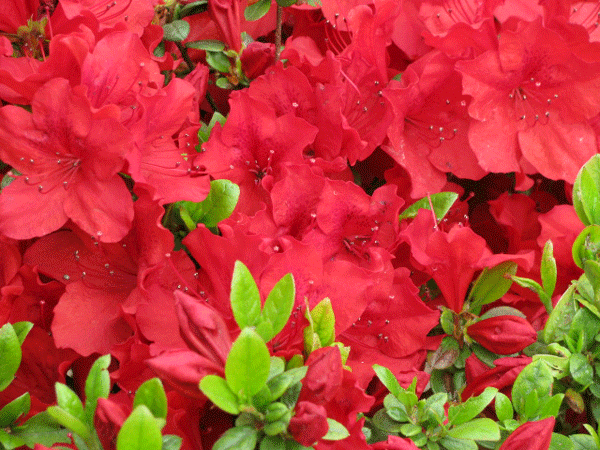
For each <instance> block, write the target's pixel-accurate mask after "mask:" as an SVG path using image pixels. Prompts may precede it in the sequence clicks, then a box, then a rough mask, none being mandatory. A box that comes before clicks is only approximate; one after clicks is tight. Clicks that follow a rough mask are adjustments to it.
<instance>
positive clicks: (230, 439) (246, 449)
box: [212, 427, 258, 450]
mask: <svg viewBox="0 0 600 450" xmlns="http://www.w3.org/2000/svg"><path fill="white" fill-rule="evenodd" d="M257 440H258V430H256V429H255V428H252V427H234V428H230V429H229V430H227V431H226V432H225V433H224V434H223V436H221V437H220V438H219V440H218V441H217V442H215V444H214V445H213V448H212V450H254V447H255V446H256V441H257Z"/></svg>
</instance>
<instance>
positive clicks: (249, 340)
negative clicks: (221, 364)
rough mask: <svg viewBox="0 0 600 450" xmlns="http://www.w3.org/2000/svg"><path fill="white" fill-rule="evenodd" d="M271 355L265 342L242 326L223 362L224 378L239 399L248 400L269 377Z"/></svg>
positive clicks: (250, 329) (251, 330)
mask: <svg viewBox="0 0 600 450" xmlns="http://www.w3.org/2000/svg"><path fill="white" fill-rule="evenodd" d="M270 364H271V355H270V354H269V349H268V348H267V344H265V342H264V341H263V339H262V338H261V337H260V336H259V335H258V334H257V333H256V331H254V330H253V329H252V328H244V329H243V330H242V332H241V333H240V335H239V336H238V338H237V339H236V340H235V342H234V343H233V345H232V346H231V350H230V351H229V355H228V356H227V361H226V362H225V380H227V384H228V385H229V388H230V389H231V390H232V391H233V392H234V393H235V394H236V395H237V396H238V397H239V398H241V399H246V400H249V399H250V398H251V397H252V396H253V395H254V394H256V393H257V392H258V391H260V390H261V389H262V387H263V386H264V385H265V383H266V382H267V379H268V377H269V366H270Z"/></svg>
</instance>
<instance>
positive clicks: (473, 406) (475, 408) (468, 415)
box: [448, 387, 498, 426]
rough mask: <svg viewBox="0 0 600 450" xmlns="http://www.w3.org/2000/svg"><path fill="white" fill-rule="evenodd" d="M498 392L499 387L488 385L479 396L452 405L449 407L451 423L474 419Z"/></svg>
mask: <svg viewBox="0 0 600 450" xmlns="http://www.w3.org/2000/svg"><path fill="white" fill-rule="evenodd" d="M497 392H498V389H497V388H494V387H487V388H486V389H485V390H484V391H483V392H482V393H481V394H479V395H478V396H477V397H471V398H469V399H468V400H467V401H466V402H463V403H460V404H458V405H452V406H450V407H449V408H448V421H449V423H451V424H453V425H455V426H456V425H461V424H463V423H465V422H468V421H469V420H471V419H474V418H475V417H477V416H478V415H479V413H481V411H483V410H484V409H485V408H486V406H487V405H489V404H490V402H491V401H492V400H493V399H494V397H495V396H496V393H497Z"/></svg>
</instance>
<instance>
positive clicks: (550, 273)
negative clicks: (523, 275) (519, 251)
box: [540, 240, 557, 297]
mask: <svg viewBox="0 0 600 450" xmlns="http://www.w3.org/2000/svg"><path fill="white" fill-rule="evenodd" d="M556 274H557V272H556V259H555V258H554V246H553V245H552V241H550V240H548V241H547V242H546V245H544V251H543V252H542V262H541V267H540V275H541V277H542V286H543V287H544V291H545V292H546V294H548V296H549V297H552V294H553V293H554V288H555V287H556Z"/></svg>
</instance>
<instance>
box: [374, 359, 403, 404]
mask: <svg viewBox="0 0 600 450" xmlns="http://www.w3.org/2000/svg"><path fill="white" fill-rule="evenodd" d="M373 370H374V371H375V374H376V375H377V378H379V381H381V382H382V383H383V385H384V386H385V387H386V388H387V390H388V391H390V394H392V395H393V396H394V397H396V398H398V396H399V395H400V392H401V391H403V390H404V389H403V388H402V386H400V383H398V379H397V378H396V377H395V376H394V374H393V373H392V371H391V370H390V369H388V368H387V367H383V366H380V365H379V364H373Z"/></svg>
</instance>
